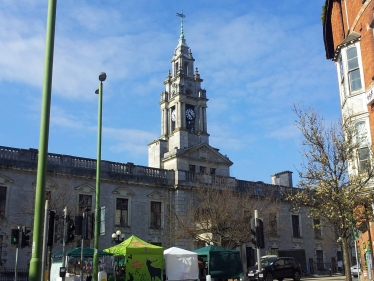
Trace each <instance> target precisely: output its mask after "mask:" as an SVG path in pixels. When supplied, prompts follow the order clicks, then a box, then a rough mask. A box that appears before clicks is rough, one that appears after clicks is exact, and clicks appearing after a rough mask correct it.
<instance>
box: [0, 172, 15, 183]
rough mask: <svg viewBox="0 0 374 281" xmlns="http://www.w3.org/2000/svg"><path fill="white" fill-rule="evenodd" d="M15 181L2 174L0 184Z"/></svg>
mask: <svg viewBox="0 0 374 281" xmlns="http://www.w3.org/2000/svg"><path fill="white" fill-rule="evenodd" d="M8 183H13V180H12V179H10V178H8V177H6V176H4V175H3V174H0V184H8Z"/></svg>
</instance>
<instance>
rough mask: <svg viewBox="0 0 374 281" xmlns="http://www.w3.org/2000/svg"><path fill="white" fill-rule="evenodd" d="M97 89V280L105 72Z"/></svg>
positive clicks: (101, 74)
mask: <svg viewBox="0 0 374 281" xmlns="http://www.w3.org/2000/svg"><path fill="white" fill-rule="evenodd" d="M99 80H100V84H99V89H98V90H96V92H95V93H96V94H98V95H99V107H98V116H97V118H98V124H97V159H96V192H95V233H94V255H93V269H92V270H93V273H92V280H93V281H97V279H98V273H99V271H98V269H99V256H98V249H99V236H100V173H101V129H102V126H101V120H102V109H103V82H104V81H105V80H106V74H105V72H101V73H100V75H99Z"/></svg>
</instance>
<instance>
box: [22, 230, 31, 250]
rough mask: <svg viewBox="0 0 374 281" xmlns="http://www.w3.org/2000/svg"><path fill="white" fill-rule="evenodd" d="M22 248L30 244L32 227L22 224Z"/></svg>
mask: <svg viewBox="0 0 374 281" xmlns="http://www.w3.org/2000/svg"><path fill="white" fill-rule="evenodd" d="M21 237H22V238H21V248H25V247H27V246H30V238H31V229H30V228H27V227H26V226H22V229H21Z"/></svg>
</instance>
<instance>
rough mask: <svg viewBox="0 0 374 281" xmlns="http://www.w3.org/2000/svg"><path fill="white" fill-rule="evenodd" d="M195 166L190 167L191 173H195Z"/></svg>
mask: <svg viewBox="0 0 374 281" xmlns="http://www.w3.org/2000/svg"><path fill="white" fill-rule="evenodd" d="M195 167H196V166H195V165H190V166H189V169H190V173H195Z"/></svg>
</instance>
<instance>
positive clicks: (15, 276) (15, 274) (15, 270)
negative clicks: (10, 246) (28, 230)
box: [14, 226, 22, 281]
mask: <svg viewBox="0 0 374 281" xmlns="http://www.w3.org/2000/svg"><path fill="white" fill-rule="evenodd" d="M21 235H22V234H21V227H20V226H18V241H17V242H18V244H17V245H16V264H15V265H14V281H17V273H18V250H19V247H20V245H19V242H20V236H21Z"/></svg>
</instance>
